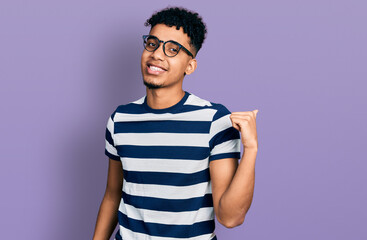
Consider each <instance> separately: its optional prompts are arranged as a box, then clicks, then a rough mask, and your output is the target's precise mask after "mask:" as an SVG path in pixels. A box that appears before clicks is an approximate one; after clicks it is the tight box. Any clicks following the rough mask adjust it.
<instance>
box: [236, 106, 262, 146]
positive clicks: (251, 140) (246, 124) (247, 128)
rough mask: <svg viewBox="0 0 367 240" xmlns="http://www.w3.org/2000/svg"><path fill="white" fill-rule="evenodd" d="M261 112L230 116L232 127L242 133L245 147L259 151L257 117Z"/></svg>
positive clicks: (239, 113) (255, 111)
mask: <svg viewBox="0 0 367 240" xmlns="http://www.w3.org/2000/svg"><path fill="white" fill-rule="evenodd" d="M258 111H259V110H257V109H256V110H253V111H248V112H233V113H231V115H230V119H231V121H232V125H233V127H234V128H235V129H237V130H238V131H240V132H241V141H242V144H243V147H244V148H245V149H246V148H253V149H257V147H258V146H257V132H256V115H257V113H258Z"/></svg>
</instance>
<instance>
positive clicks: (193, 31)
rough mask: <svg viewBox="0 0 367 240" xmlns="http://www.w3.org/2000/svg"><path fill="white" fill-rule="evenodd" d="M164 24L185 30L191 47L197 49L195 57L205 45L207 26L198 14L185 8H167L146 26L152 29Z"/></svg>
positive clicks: (155, 15)
mask: <svg viewBox="0 0 367 240" xmlns="http://www.w3.org/2000/svg"><path fill="white" fill-rule="evenodd" d="M159 23H163V24H165V25H167V26H169V27H172V26H175V27H176V29H177V30H179V29H180V27H182V28H183V31H184V33H186V34H187V35H188V36H189V38H190V45H191V46H193V47H194V49H195V54H194V55H195V56H196V55H197V53H198V51H199V50H200V48H201V46H202V45H203V42H204V39H205V37H206V33H207V30H206V25H205V23H204V22H203V20H202V18H201V17H200V16H199V14H198V13H196V12H193V11H190V10H188V9H186V8H183V7H167V8H164V9H162V10H160V11H157V12H155V13H154V14H153V15H152V16H151V17H150V18H149V19H147V20H146V22H145V23H144V25H145V26H146V27H147V26H151V29H152V28H153V27H154V26H155V25H157V24H159Z"/></svg>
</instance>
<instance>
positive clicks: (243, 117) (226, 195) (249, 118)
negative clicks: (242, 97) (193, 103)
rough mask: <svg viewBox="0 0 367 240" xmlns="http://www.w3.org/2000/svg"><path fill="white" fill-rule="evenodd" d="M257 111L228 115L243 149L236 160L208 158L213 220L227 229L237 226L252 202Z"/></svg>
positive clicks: (256, 147) (256, 144) (256, 146)
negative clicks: (211, 159)
mask: <svg viewBox="0 0 367 240" xmlns="http://www.w3.org/2000/svg"><path fill="white" fill-rule="evenodd" d="M257 112H258V110H254V111H249V112H233V113H232V114H231V115H230V119H231V121H232V125H233V127H234V128H236V129H237V130H238V131H240V132H241V142H242V144H243V150H244V151H243V154H242V157H241V160H240V163H239V164H238V159H237V158H226V159H218V160H215V161H211V162H210V165H209V169H210V177H211V181H212V195H213V205H214V211H215V214H216V216H217V220H218V221H219V222H220V223H221V224H222V225H223V226H225V227H227V228H233V227H236V226H238V225H241V224H242V223H243V221H244V219H245V215H246V213H247V211H248V210H249V208H250V206H251V203H252V199H253V193H254V186H255V161H256V155H257V149H258V143H257V132H256V114H257Z"/></svg>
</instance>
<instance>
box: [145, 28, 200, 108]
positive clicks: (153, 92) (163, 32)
mask: <svg viewBox="0 0 367 240" xmlns="http://www.w3.org/2000/svg"><path fill="white" fill-rule="evenodd" d="M149 34H150V35H154V36H156V37H158V38H159V39H160V40H163V41H168V40H174V41H176V42H178V43H180V44H182V45H183V46H184V47H185V48H187V49H188V50H189V51H190V52H192V53H195V51H194V48H193V47H192V46H191V45H190V38H189V36H188V35H187V34H185V33H184V32H183V29H182V28H180V30H177V29H176V27H168V26H166V25H164V24H157V25H155V26H154V27H153V28H152V29H151V30H150V32H149ZM149 64H153V65H157V66H161V67H163V68H165V69H166V70H167V71H165V72H164V73H163V74H159V75H153V74H149V72H148V70H147V65H149ZM196 68H197V61H196V59H194V58H192V57H190V56H189V55H188V54H187V53H186V52H185V51H183V50H181V51H180V52H179V53H178V54H177V55H176V56H175V57H167V56H166V55H165V54H164V52H163V44H161V45H160V46H159V48H158V49H156V50H155V51H154V52H149V51H146V50H145V49H144V50H143V53H142V55H141V73H142V76H143V82H144V83H145V84H147V83H149V84H151V85H154V86H155V88H148V87H147V88H146V93H147V103H148V105H149V106H150V107H151V108H154V109H162V108H168V107H170V106H173V105H174V104H176V103H178V102H179V101H180V100H181V99H182V97H183V96H184V95H185V92H184V91H183V89H182V82H183V79H184V76H185V75H184V73H186V75H190V74H191V73H193V72H194V71H195V69H196Z"/></svg>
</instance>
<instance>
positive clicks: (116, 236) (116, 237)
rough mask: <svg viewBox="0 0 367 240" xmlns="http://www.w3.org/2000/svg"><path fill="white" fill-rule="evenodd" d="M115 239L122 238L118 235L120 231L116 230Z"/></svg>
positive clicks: (120, 239)
mask: <svg viewBox="0 0 367 240" xmlns="http://www.w3.org/2000/svg"><path fill="white" fill-rule="evenodd" d="M115 239H116V240H122V237H121V234H120V229H119V230H117V232H116V235H115Z"/></svg>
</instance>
